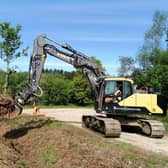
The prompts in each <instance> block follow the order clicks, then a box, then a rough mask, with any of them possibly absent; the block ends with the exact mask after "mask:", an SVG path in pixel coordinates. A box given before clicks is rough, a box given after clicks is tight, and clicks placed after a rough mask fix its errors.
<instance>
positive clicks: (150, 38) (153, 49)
mask: <svg viewBox="0 0 168 168" xmlns="http://www.w3.org/2000/svg"><path fill="white" fill-rule="evenodd" d="M166 26H167V14H166V13H164V12H160V11H156V12H155V14H154V16H153V24H152V26H151V28H150V29H149V30H148V31H147V32H146V33H145V36H144V44H143V45H142V47H141V48H140V51H139V54H138V61H139V64H140V66H141V67H142V69H143V71H145V72H147V71H148V70H149V69H151V68H152V67H154V66H155V65H157V63H158V62H157V61H158V56H159V53H160V50H161V40H162V38H163V37H164V36H165V35H166V31H167V30H166Z"/></svg>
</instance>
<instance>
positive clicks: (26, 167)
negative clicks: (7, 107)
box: [0, 109, 168, 168]
mask: <svg viewBox="0 0 168 168" xmlns="http://www.w3.org/2000/svg"><path fill="white" fill-rule="evenodd" d="M24 113H27V114H32V113H33V110H32V109H30V110H24ZM41 113H45V116H44V115H38V116H30V115H25V114H23V115H21V116H19V117H17V118H14V119H3V120H1V121H0V130H1V131H0V153H1V154H0V168H35V167H36V168H56V167H58V168H59V167H60V168H86V167H89V168H146V167H155V168H162V167H163V168H164V167H165V168H166V167H168V159H167V157H164V156H159V155H155V154H152V153H150V152H149V153H147V152H146V151H144V150H141V149H140V148H135V147H133V146H132V145H127V144H126V143H123V142H120V141H119V139H120V138H117V139H112V138H110V139H107V138H103V137H102V136H101V135H100V134H98V133H95V132H92V131H89V130H87V129H83V128H78V127H76V126H79V127H80V125H81V123H80V116H81V114H83V113H85V114H87V113H90V109H88V110H87V109H57V110H56V109H48V110H47V109H45V110H44V109H41ZM93 113H94V112H93ZM74 115H75V116H74ZM46 116H50V117H46ZM60 117H62V120H64V122H61V121H58V120H61V118H60ZM53 119H54V120H53ZM72 124H75V126H73V125H72ZM121 139H122V138H121Z"/></svg>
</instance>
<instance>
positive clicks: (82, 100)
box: [70, 70, 93, 105]
mask: <svg viewBox="0 0 168 168" xmlns="http://www.w3.org/2000/svg"><path fill="white" fill-rule="evenodd" d="M70 93H71V100H72V103H76V104H79V105H84V104H89V103H91V102H93V100H92V99H91V88H90V85H89V82H88V81H87V79H86V78H85V77H84V76H83V75H82V73H81V72H80V71H79V70H78V71H76V73H75V75H74V78H73V83H72V85H71V92H70Z"/></svg>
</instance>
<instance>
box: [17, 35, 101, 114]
mask: <svg viewBox="0 0 168 168" xmlns="http://www.w3.org/2000/svg"><path fill="white" fill-rule="evenodd" d="M46 41H50V42H52V43H55V44H56V45H57V46H58V47H56V46H55V45H51V44H48V43H46ZM59 48H62V49H63V50H61V49H59ZM64 50H65V51H64ZM47 55H51V56H53V57H55V58H57V59H60V60H62V61H64V62H66V63H68V64H71V65H73V66H74V67H75V68H79V69H81V70H82V72H83V74H84V76H85V77H86V78H87V79H88V81H89V83H90V85H91V88H92V90H93V93H94V96H95V97H97V96H98V89H99V80H98V78H99V77H100V76H102V75H103V73H102V72H100V71H99V68H98V67H97V65H96V63H95V62H94V61H93V60H92V59H91V58H89V57H88V56H86V55H85V54H83V53H81V52H79V51H77V50H75V49H73V48H72V47H71V46H70V45H68V44H59V43H58V42H56V41H54V40H52V39H50V38H48V37H47V36H46V35H40V36H38V37H37V38H36V39H35V40H34V46H33V53H32V55H31V58H30V63H29V73H28V77H27V83H26V86H25V88H24V90H23V91H22V92H19V93H18V95H17V96H16V97H15V102H16V103H15V104H16V108H17V109H20V113H21V112H22V106H23V105H25V104H27V103H29V102H31V101H33V100H34V99H35V98H36V97H38V96H41V95H42V89H41V88H40V86H39V83H40V78H41V74H42V71H43V68H44V64H45V60H46V58H47Z"/></svg>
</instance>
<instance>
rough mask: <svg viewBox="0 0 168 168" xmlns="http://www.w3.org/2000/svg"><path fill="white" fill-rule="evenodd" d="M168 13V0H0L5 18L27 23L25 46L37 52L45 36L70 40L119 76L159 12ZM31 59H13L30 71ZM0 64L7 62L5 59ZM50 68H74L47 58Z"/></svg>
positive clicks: (23, 33) (0, 16) (0, 11)
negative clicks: (35, 44)
mask: <svg viewBox="0 0 168 168" xmlns="http://www.w3.org/2000/svg"><path fill="white" fill-rule="evenodd" d="M157 10H161V11H167V10H168V1H167V0H159V1H158V0H141V1H140V0H117V1H116V0H104V1H102V0H69V1H68V0H61V1H60V0H59V1H58V0H47V1H46V0H45V1H44V0H29V1H28V0H27V1H26V0H24V1H23V0H13V1H12V0H0V22H4V21H8V22H11V24H12V26H16V25H17V24H20V25H22V31H21V37H22V42H23V46H22V47H26V46H29V47H30V49H29V55H30V54H31V51H32V46H33V40H34V39H35V38H36V37H37V36H38V35H40V34H44V33H45V34H47V35H48V36H49V37H51V38H53V39H55V40H57V41H58V42H60V43H64V42H66V43H69V44H70V45H71V46H73V47H74V48H75V49H77V50H79V51H81V52H83V53H85V54H86V55H88V56H95V57H96V58H98V59H99V60H100V61H101V62H102V64H103V66H104V67H105V68H106V70H107V72H108V73H109V74H110V75H116V74H117V68H118V66H119V62H118V59H119V56H131V57H133V58H135V57H136V55H137V53H138V49H139V47H140V46H141V45H142V44H143V37H144V33H145V32H146V31H147V30H148V29H149V28H150V27H151V25H152V18H153V15H154V12H155V11H157ZM29 58H30V56H29V57H22V58H20V59H17V60H16V61H14V63H13V65H12V66H14V65H17V67H18V68H17V70H18V71H27V70H28V63H29ZM0 68H4V64H3V62H2V61H0ZM45 68H56V69H63V70H69V71H71V70H73V68H72V66H71V65H68V64H66V63H64V62H62V61H60V60H57V59H56V58H52V57H51V56H48V58H47V61H46V64H45Z"/></svg>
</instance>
